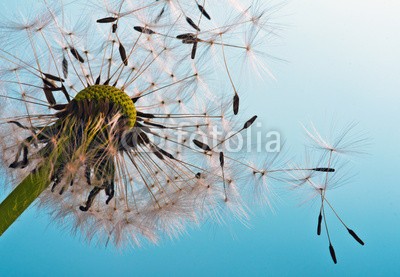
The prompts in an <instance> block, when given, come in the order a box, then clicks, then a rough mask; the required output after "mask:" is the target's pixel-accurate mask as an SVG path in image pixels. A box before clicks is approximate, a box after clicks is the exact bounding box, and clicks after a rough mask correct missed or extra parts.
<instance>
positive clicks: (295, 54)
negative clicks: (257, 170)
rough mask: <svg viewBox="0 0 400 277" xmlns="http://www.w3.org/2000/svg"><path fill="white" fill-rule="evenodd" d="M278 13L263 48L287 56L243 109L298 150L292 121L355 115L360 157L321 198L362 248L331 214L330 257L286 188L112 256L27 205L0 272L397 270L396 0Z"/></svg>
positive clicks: (0, 257) (298, 4)
mask: <svg viewBox="0 0 400 277" xmlns="http://www.w3.org/2000/svg"><path fill="white" fill-rule="evenodd" d="M2 2H3V1H2ZM21 3H24V1H6V2H3V3H2V4H3V5H4V7H6V8H9V9H13V8H18V5H20V4H21ZM25 3H26V2H25ZM279 14H281V15H284V16H281V17H278V18H277V20H275V21H278V22H281V23H283V24H285V25H286V26H287V27H286V28H285V30H284V31H283V32H282V33H281V34H280V35H281V36H282V39H281V40H280V42H279V43H278V44H277V45H276V47H274V48H273V49H272V54H274V55H275V56H277V57H280V58H284V59H286V60H288V61H289V62H288V63H284V62H273V63H272V64H271V67H272V68H273V71H274V74H275V76H276V78H277V81H276V82H275V81H271V80H270V81H267V82H260V83H259V84H256V85H255V89H254V90H253V91H252V94H251V95H250V94H249V96H247V99H244V104H245V105H246V106H247V107H249V108H251V111H250V109H248V110H249V112H248V115H252V114H253V113H256V114H258V115H259V116H260V117H262V118H263V123H264V126H267V127H268V128H273V129H278V130H280V131H281V132H282V134H283V136H284V137H285V139H287V142H288V144H289V145H290V146H291V149H293V150H294V151H295V152H293V153H301V150H302V142H303V138H304V136H303V134H302V130H301V127H300V123H301V122H309V121H310V119H312V120H313V121H314V122H315V123H316V124H317V125H321V124H326V123H327V122H328V123H330V122H331V121H332V120H336V119H339V120H340V121H341V122H348V121H353V120H354V121H357V122H360V124H359V127H360V129H361V130H362V131H365V132H367V133H368V136H369V137H370V138H371V146H370V147H369V148H368V149H367V150H368V153H369V155H366V156H363V157H362V158H361V159H358V160H357V163H356V166H355V170H356V171H357V172H359V174H358V176H356V177H355V178H354V179H353V182H352V183H350V184H348V185H346V186H344V187H340V188H338V189H337V190H335V191H332V193H331V196H330V199H331V201H332V202H334V203H335V206H336V207H337V209H338V210H339V211H340V212H341V214H342V215H343V217H344V219H345V220H346V221H347V222H348V223H349V224H350V225H351V227H352V228H353V229H355V230H357V232H358V234H359V235H360V236H361V237H362V238H363V239H364V240H365V242H366V245H365V246H364V247H361V246H359V245H357V244H356V243H355V242H354V241H353V240H352V239H351V238H350V237H349V236H348V234H347V233H346V231H345V229H343V228H342V227H341V226H340V225H338V224H337V223H335V221H334V220H331V222H330V224H331V229H332V231H331V232H332V236H333V240H334V245H335V248H336V252H337V256H338V260H339V263H338V264H337V265H334V264H333V263H332V261H331V259H330V257H329V253H328V244H327V241H326V238H322V237H321V238H320V237H317V236H316V235H315V223H316V222H315V221H316V216H317V213H318V207H317V205H304V206H299V205H298V203H299V201H298V199H296V198H295V197H292V196H290V194H288V195H285V196H284V197H283V199H282V201H281V200H278V201H276V202H275V212H271V211H270V210H267V211H265V212H263V211H261V210H259V211H256V212H255V214H254V215H253V216H252V220H251V225H252V226H251V228H250V229H249V228H246V227H244V226H242V225H240V224H238V223H232V224H230V225H229V227H228V226H213V225H209V224H205V225H204V226H202V227H201V228H200V229H195V230H189V231H188V234H186V235H184V236H183V237H182V238H180V239H179V240H176V241H163V242H162V243H161V244H160V245H159V246H151V245H149V246H145V247H144V248H141V249H132V250H126V251H124V252H118V251H117V250H112V249H110V248H108V249H105V248H104V247H96V246H88V245H87V244H85V243H83V242H81V241H80V240H79V239H77V238H74V237H72V236H70V235H69V234H68V233H67V232H64V231H62V230H60V229H59V228H57V226H55V225H53V224H51V222H50V221H49V218H48V217H47V216H45V215H43V214H39V215H38V213H37V211H36V210H35V209H30V210H29V211H28V212H26V213H25V214H24V215H23V216H22V217H21V218H20V219H19V220H18V222H17V223H16V224H14V225H13V226H12V228H11V229H10V230H9V231H8V232H7V233H6V234H4V235H3V236H2V237H1V238H0V276H24V275H26V276H85V275H86V276H92V275H94V276H118V275H129V276H152V275H153V276H305V275H307V276H355V275H357V276H396V275H397V276H399V274H400V264H399V262H400V252H399V248H400V216H399V210H400V205H399V199H400V182H399V172H400V170H399V166H400V163H399V162H400V150H399V142H400V127H399V120H400V96H399V93H400V51H399V49H400V34H399V30H400V2H399V1H398V0H325V1H319V0H308V1H307V0H296V1H291V2H290V3H288V4H287V5H286V6H285V7H284V8H283V9H282V10H281V12H280V13H279ZM250 113H251V114H250ZM2 197H4V195H2ZM331 218H332V219H333V217H331Z"/></svg>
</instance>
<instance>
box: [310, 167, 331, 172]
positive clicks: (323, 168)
mask: <svg viewBox="0 0 400 277" xmlns="http://www.w3.org/2000/svg"><path fill="white" fill-rule="evenodd" d="M313 170H314V171H319V172H335V169H334V168H329V167H317V168H313Z"/></svg>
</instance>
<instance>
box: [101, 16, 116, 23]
mask: <svg viewBox="0 0 400 277" xmlns="http://www.w3.org/2000/svg"><path fill="white" fill-rule="evenodd" d="M117 20H118V18H116V17H105V18H101V19H98V20H97V23H112V22H115V21H117Z"/></svg>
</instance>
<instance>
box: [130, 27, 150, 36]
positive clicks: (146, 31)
mask: <svg viewBox="0 0 400 277" xmlns="http://www.w3.org/2000/svg"><path fill="white" fill-rule="evenodd" d="M133 29H135V30H136V31H138V32H140V33H143V34H148V35H152V34H155V32H154V31H153V30H151V29H149V28H146V27H140V26H135V27H133Z"/></svg>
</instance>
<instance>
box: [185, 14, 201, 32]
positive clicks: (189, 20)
mask: <svg viewBox="0 0 400 277" xmlns="http://www.w3.org/2000/svg"><path fill="white" fill-rule="evenodd" d="M186 22H187V23H189V25H190V26H192V27H193V29H195V30H196V31H198V32H200V31H201V30H200V28H199V27H198V26H197V25H196V23H194V21H193V20H192V19H191V18H190V17H186Z"/></svg>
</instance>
